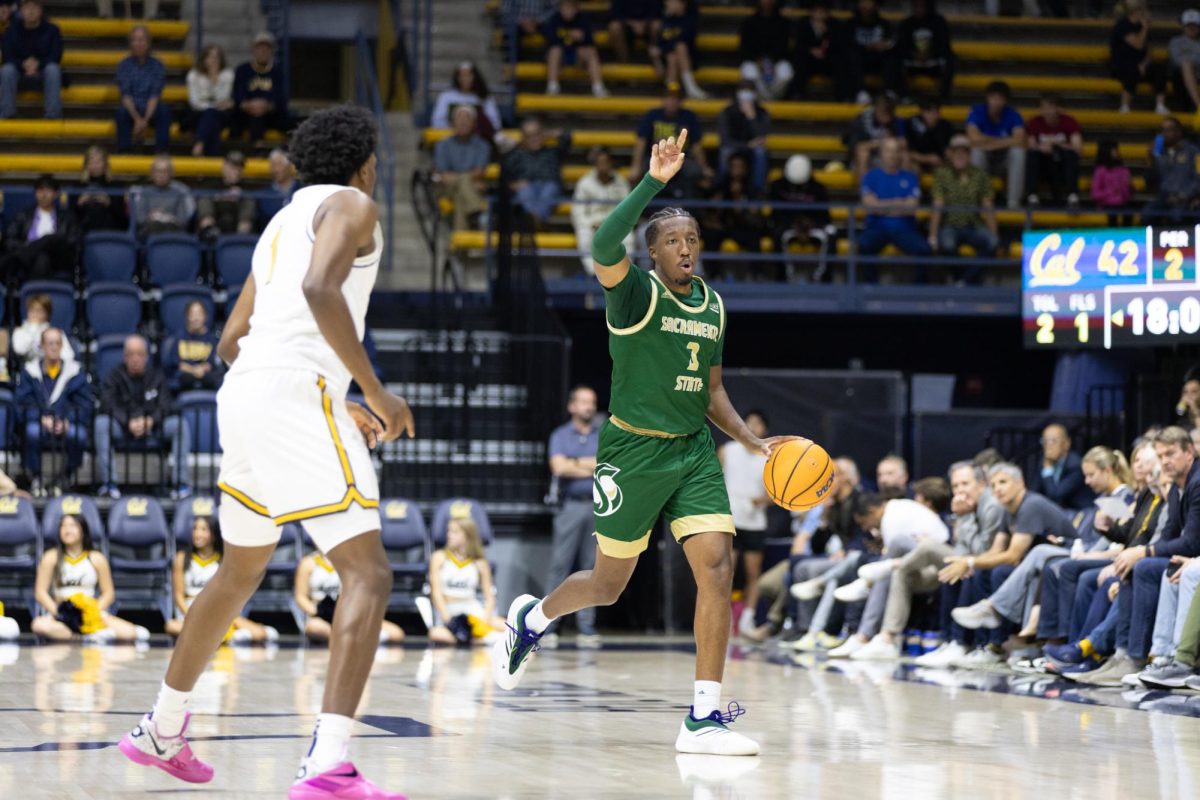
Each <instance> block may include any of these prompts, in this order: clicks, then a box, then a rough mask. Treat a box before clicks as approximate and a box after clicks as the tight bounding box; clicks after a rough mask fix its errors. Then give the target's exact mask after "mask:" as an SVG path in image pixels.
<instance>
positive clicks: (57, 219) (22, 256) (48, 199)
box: [0, 175, 81, 283]
mask: <svg viewBox="0 0 1200 800" xmlns="http://www.w3.org/2000/svg"><path fill="white" fill-rule="evenodd" d="M34 198H35V203H34V207H33V208H31V209H29V210H28V211H22V212H21V213H20V214H17V215H16V217H14V218H13V220H12V222H10V223H9V225H8V230H7V231H5V236H4V239H5V252H6V254H5V256H4V259H3V260H2V261H0V272H2V273H3V275H4V277H5V279H7V280H9V281H15V282H17V283H20V282H22V281H46V280H64V281H68V282H71V281H73V280H74V278H75V260H76V252H77V251H78V248H79V240H80V237H81V232H80V230H79V225H78V224H77V223H76V222H75V215H74V214H72V213H71V210H70V209H69V208H60V207H59V204H58V181H56V180H55V179H54V177H53V176H51V175H43V176H42V177H40V178H38V179H37V182H36V183H34Z"/></svg>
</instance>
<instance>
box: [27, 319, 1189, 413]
mask: <svg viewBox="0 0 1200 800" xmlns="http://www.w3.org/2000/svg"><path fill="white" fill-rule="evenodd" d="M14 341H15V339H14ZM1175 424H1176V425H1178V426H1179V427H1181V428H1183V429H1184V430H1185V431H1190V430H1195V429H1197V428H1200V375H1196V374H1188V375H1185V376H1184V379H1183V389H1182V390H1181V391H1180V393H1179V402H1178V403H1176V404H1175Z"/></svg>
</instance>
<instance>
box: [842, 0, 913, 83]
mask: <svg viewBox="0 0 1200 800" xmlns="http://www.w3.org/2000/svg"><path fill="white" fill-rule="evenodd" d="M847 35H848V38H849V47H848V48H847V49H846V62H847V64H848V66H847V69H849V74H850V78H849V84H850V87H851V88H853V90H854V91H855V92H857V96H856V98H855V102H857V103H858V104H859V105H866V104H867V103H869V102H870V101H871V96H870V95H869V94H868V93H867V91H866V87H865V84H864V83H863V78H864V77H865V76H866V75H878V76H879V79H880V81H881V82H882V83H883V89H884V90H885V91H888V92H892V93H893V94H898V93H899V92H898V89H899V87H898V83H899V74H898V73H899V67H900V64H899V61H898V60H897V58H896V55H897V54H896V29H895V27H894V26H893V25H892V23H890V22H888V21H887V20H886V19H884V18H883V17H882V16H881V15H880V13H879V0H858V3H857V5H856V6H855V8H854V13H853V14H851V16H850V23H849V25H848V26H847Z"/></svg>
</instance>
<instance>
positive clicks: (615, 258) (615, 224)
mask: <svg viewBox="0 0 1200 800" xmlns="http://www.w3.org/2000/svg"><path fill="white" fill-rule="evenodd" d="M664 186H666V184H665V183H663V182H662V181H660V180H657V179H656V178H652V177H650V174H649V173H647V174H646V176H645V177H644V178H642V180H641V182H640V183H638V185H637V186H635V187H633V191H631V192H630V193H629V195H628V196H627V197H626V198H625V199H624V200H622V201H621V202H620V203H618V204H617V207H616V208H614V209H613V210H612V213H610V214H609V215H608V216H607V217H605V218H604V222H602V223H601V224H600V227H599V229H598V230H597V231H596V235H595V236H594V237H593V238H592V260H593V261H595V262H596V263H597V264H599V265H600V266H602V267H612V266H616V265H617V264H620V263H621V259H623V258H625V245H624V241H625V237H626V236H628V235H629V234H630V233H631V232H632V231H633V229H634V228H635V227H636V226H637V222H638V220H639V219H641V217H642V212H643V211H645V210H646V206H648V205H650V201H651V200H653V199H654V196H655V195H656V194H658V193H659V192H661V191H662V190H663V187H664Z"/></svg>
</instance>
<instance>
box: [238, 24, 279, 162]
mask: <svg viewBox="0 0 1200 800" xmlns="http://www.w3.org/2000/svg"><path fill="white" fill-rule="evenodd" d="M233 102H234V110H233V120H232V121H231V123H230V126H229V136H230V138H232V139H240V138H241V136H242V133H243V132H245V131H249V132H250V141H251V142H253V143H254V147H256V148H262V147H264V146H265V143H266V139H267V131H268V130H276V131H285V130H287V128H288V113H287V103H288V100H287V95H286V94H284V76H283V66H282V65H281V64H279V63H278V62H277V61H276V60H275V37H274V36H272V35H271V34H269V33H267V32H266V31H263V32H261V33H259V34H258V35H257V36H255V37H254V46H253V47H252V48H251V50H250V60H249V61H247V62H246V63H245V64H241V65H239V66H238V68H237V71H236V72H234V73H233Z"/></svg>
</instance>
